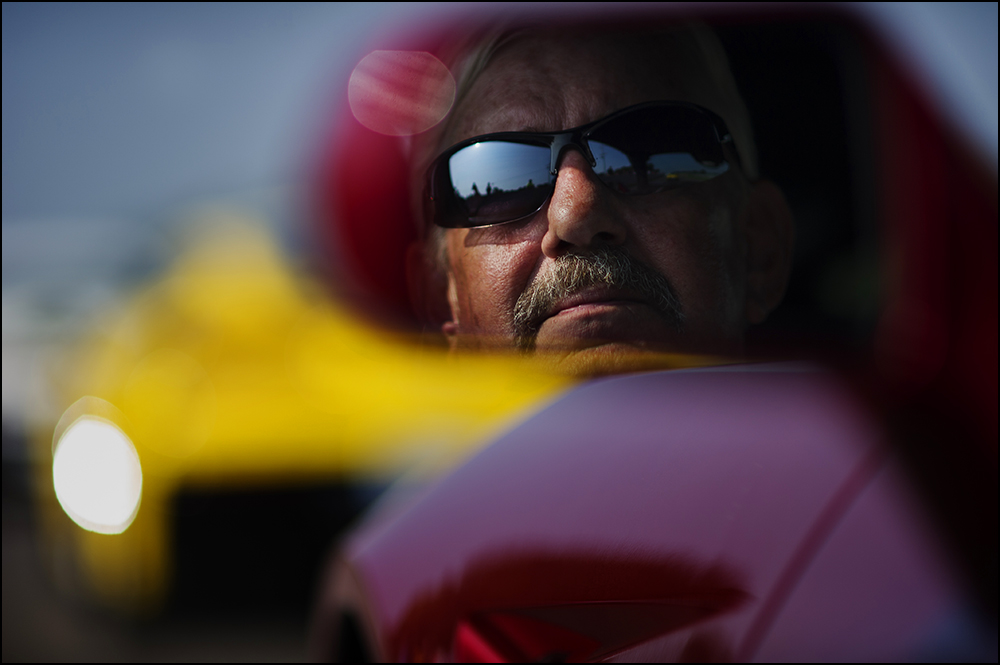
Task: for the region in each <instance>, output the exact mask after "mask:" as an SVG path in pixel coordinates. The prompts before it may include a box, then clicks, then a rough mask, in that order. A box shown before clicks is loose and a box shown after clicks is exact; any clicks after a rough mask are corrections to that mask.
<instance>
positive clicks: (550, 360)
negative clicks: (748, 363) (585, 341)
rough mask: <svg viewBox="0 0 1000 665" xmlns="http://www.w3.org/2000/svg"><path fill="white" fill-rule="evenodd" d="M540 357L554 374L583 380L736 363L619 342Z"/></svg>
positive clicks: (541, 352) (556, 350)
mask: <svg viewBox="0 0 1000 665" xmlns="http://www.w3.org/2000/svg"><path fill="white" fill-rule="evenodd" d="M536 357H537V359H538V360H539V362H541V363H543V364H544V365H545V366H546V367H547V368H548V369H550V370H551V371H553V372H556V373H559V374H565V375H568V376H576V377H581V378H589V377H598V376H607V375H610V374H624V373H629V372H645V371H653V370H661V369H680V368H684V367H703V366H706V365H721V364H726V363H728V362H735V360H730V359H727V358H725V357H723V356H717V355H706V354H700V353H686V352H679V351H670V350H664V349H652V348H650V347H649V346H648V345H645V344H635V343H629V342H618V341H614V342H596V343H594V344H593V345H591V346H586V347H583V348H579V347H577V348H572V349H566V348H562V349H560V348H540V349H538V350H537V352H536Z"/></svg>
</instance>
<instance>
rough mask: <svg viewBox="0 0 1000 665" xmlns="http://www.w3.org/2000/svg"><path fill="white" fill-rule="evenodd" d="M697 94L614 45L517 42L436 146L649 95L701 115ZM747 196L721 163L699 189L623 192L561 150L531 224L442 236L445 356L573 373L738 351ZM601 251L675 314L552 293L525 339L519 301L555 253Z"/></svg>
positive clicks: (608, 291)
mask: <svg viewBox="0 0 1000 665" xmlns="http://www.w3.org/2000/svg"><path fill="white" fill-rule="evenodd" d="M672 78H673V79H674V80H671V79H672ZM697 90H698V86H696V85H690V82H689V81H684V80H683V78H678V77H677V76H673V77H671V76H669V75H665V73H664V68H663V67H662V65H661V64H658V63H656V62H651V61H650V59H648V58H646V59H643V58H642V57H641V56H640V55H639V54H638V53H637V52H636V51H635V50H634V49H631V48H630V47H629V45H628V44H627V43H626V42H624V41H623V40H622V39H621V38H605V39H603V40H600V39H593V38H592V39H587V40H584V39H578V38H569V37H560V38H555V37H553V38H546V39H541V38H539V37H525V38H521V39H519V40H517V41H515V42H514V43H512V44H509V45H507V46H506V47H505V48H503V49H501V50H500V52H498V53H497V54H496V55H495V56H494V58H493V60H492V61H491V62H490V64H489V65H488V67H487V68H486V69H485V70H484V71H483V73H482V74H481V75H480V76H479V78H478V79H477V80H476V82H475V83H474V84H473V86H472V88H471V89H470V91H469V94H468V95H467V96H466V97H465V99H464V100H463V102H462V103H461V105H460V106H459V107H458V108H457V109H456V111H455V114H456V115H455V118H454V119H453V121H452V123H451V125H450V130H449V131H448V133H447V135H446V136H445V137H444V140H443V145H444V146H448V145H452V144H454V143H456V142H458V141H461V140H464V139H466V138H470V137H473V136H478V135H481V134H487V133H491V132H503V131H558V130H562V129H566V128H570V127H576V126H579V125H582V124H584V123H587V122H591V121H593V120H597V119H599V118H602V117H604V116H606V115H608V114H610V113H612V112H614V111H617V110H619V109H622V108H624V107H627V106H630V105H633V104H638V103H640V102H646V101H653V100H680V101H688V102H693V103H696V104H700V105H702V106H706V107H708V108H712V103H711V102H712V100H711V98H710V97H711V95H708V98H706V95H705V94H699V93H698V92H697ZM713 110H716V109H713ZM730 157H732V155H730ZM731 161H734V160H732V159H731ZM748 191H749V185H748V183H747V182H746V180H745V178H744V176H743V175H742V173H740V171H739V169H737V168H731V169H730V171H729V172H727V173H726V174H724V175H722V176H719V177H717V178H715V179H713V180H710V181H707V182H704V183H698V184H690V185H683V186H681V187H678V188H676V189H669V190H666V191H662V192H658V193H654V194H648V195H642V196H624V195H620V194H617V193H616V192H614V191H612V190H611V189H610V188H609V187H608V186H606V185H604V184H603V183H602V182H600V181H599V180H598V179H597V177H596V176H595V174H594V172H593V170H592V169H591V166H590V164H589V162H588V161H587V159H586V158H585V157H584V156H583V155H582V154H581V153H580V152H578V151H577V150H569V151H567V152H566V153H565V154H564V156H563V158H562V160H561V162H560V164H559V174H558V177H557V179H556V182H555V185H554V189H553V192H552V196H551V197H550V199H549V201H548V203H547V204H546V205H545V206H544V207H543V208H542V209H541V210H540V211H539V212H538V213H536V214H535V215H533V216H532V217H530V218H528V219H526V220H522V221H517V222H512V223H508V224H500V225H496V226H492V227H482V228H473V229H450V230H448V231H446V232H445V245H446V251H447V260H448V266H447V267H448V299H449V305H450V307H451V314H452V321H451V322H449V323H446V324H445V326H444V331H445V333H446V335H448V337H449V339H450V340H451V342H452V344H453V346H455V347H458V348H475V347H479V348H482V347H487V346H494V347H495V346H500V347H505V346H518V345H519V346H521V347H522V348H535V349H537V350H539V351H548V352H554V353H556V354H558V357H560V358H563V359H565V360H566V361H568V362H570V363H571V364H572V366H573V367H576V368H582V371H586V368H587V367H588V366H593V367H601V366H607V365H609V363H610V364H612V365H613V361H614V358H616V357H620V356H622V355H623V354H627V353H628V352H629V351H645V350H659V351H678V352H703V353H738V352H739V351H740V350H741V348H742V336H743V329H744V327H745V324H746V320H747V316H746V297H745V277H746V267H745V259H746V257H745V242H744V234H743V232H742V225H743V221H742V211H743V207H744V203H745V200H746V198H747V192H748ZM609 251H610V252H611V253H612V254H613V255H615V256H618V257H621V256H624V257H626V258H625V260H626V261H631V262H632V263H634V264H635V265H636V266H637V270H638V271H639V272H641V273H644V274H647V275H652V276H653V277H655V278H656V280H659V283H660V284H661V285H662V286H663V287H665V288H666V289H668V290H669V292H670V293H669V294H668V296H669V297H670V298H673V300H674V302H675V303H676V307H675V310H674V311H673V312H670V311H665V310H666V309H668V308H666V307H665V306H664V305H663V304H662V302H657V301H656V300H655V299H654V298H652V297H651V295H650V294H649V292H648V291H647V292H643V291H642V290H641V289H633V288H629V287H626V288H622V287H618V286H614V285H607V284H601V283H593V281H592V280H591V281H589V282H586V285H585V286H583V287H582V288H569V289H563V290H562V291H558V289H557V291H558V292H557V295H556V297H555V298H550V299H549V300H548V301H546V302H547V304H546V305H544V306H543V307H542V309H541V310H539V311H535V312H534V315H535V317H534V321H533V325H531V326H530V327H529V329H528V332H527V333H526V332H525V329H524V326H523V325H521V326H519V325H518V324H517V323H516V322H515V319H516V318H517V316H516V314H517V312H518V310H519V309H520V310H522V314H523V310H524V309H525V303H526V301H527V300H528V296H530V295H531V294H532V292H533V291H537V290H538V289H539V288H540V286H541V285H544V284H545V283H546V282H547V281H550V282H551V281H553V278H555V277H558V273H560V272H565V271H566V270H567V269H568V268H567V267H566V266H567V265H568V264H569V263H571V261H568V260H567V258H566V257H572V256H573V255H579V256H584V257H587V256H593V255H595V254H598V255H601V254H602V253H605V254H606V253H607V252H609ZM656 280H653V281H654V282H655V281H656ZM554 281H555V283H557V284H559V283H562V282H560V280H554ZM526 294H527V296H526ZM668 299H669V298H668ZM519 301H520V302H519ZM522 318H523V317H522ZM524 337H528V338H529V339H527V340H525V339H524Z"/></svg>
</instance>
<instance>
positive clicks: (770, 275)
mask: <svg viewBox="0 0 1000 665" xmlns="http://www.w3.org/2000/svg"><path fill="white" fill-rule="evenodd" d="M745 215H746V218H745V226H744V228H745V229H746V248H747V254H746V256H747V263H746V268H747V281H746V286H747V288H746V319H747V323H761V322H762V321H763V320H764V319H766V318H767V315H768V314H770V313H771V312H772V311H773V310H774V308H775V307H777V306H778V303H780V302H781V299H782V298H783V297H784V295H785V289H786V288H787V286H788V278H789V276H790V274H791V270H792V251H793V248H794V245H795V223H794V221H793V220H792V211H791V210H790V209H789V207H788V203H787V202H786V201H785V195H784V194H782V192H781V190H780V189H778V186H777V185H775V184H774V183H773V182H771V181H769V180H758V181H757V182H755V183H754V184H753V186H752V189H751V191H750V199H749V201H748V203H747V206H746V208H745Z"/></svg>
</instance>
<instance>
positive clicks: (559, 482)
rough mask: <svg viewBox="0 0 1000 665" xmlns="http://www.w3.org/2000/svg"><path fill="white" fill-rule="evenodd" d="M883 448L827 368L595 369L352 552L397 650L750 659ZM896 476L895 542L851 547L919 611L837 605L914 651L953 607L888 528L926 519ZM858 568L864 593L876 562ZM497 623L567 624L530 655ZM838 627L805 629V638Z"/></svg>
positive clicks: (902, 537)
mask: <svg viewBox="0 0 1000 665" xmlns="http://www.w3.org/2000/svg"><path fill="white" fill-rule="evenodd" d="M883 443H884V442H883V440H882V438H881V432H880V429H879V427H878V426H877V425H876V424H875V423H874V422H873V421H872V420H871V419H869V418H868V417H867V416H866V414H865V412H864V410H863V409H862V408H860V407H859V406H858V405H857V403H855V402H854V401H853V399H852V398H851V397H850V394H849V393H848V392H847V391H846V390H845V388H844V387H843V385H841V384H839V383H838V382H837V381H836V380H834V379H833V378H832V377H830V376H829V375H827V374H824V373H821V372H815V371H808V370H803V369H802V368H797V367H787V366H743V367H733V368H721V369H717V370H707V371H706V370H683V371H675V372H670V373H655V374H648V375H638V376H629V377H620V378H615V379H607V380H602V381H598V382H594V383H591V384H589V385H586V386H583V387H581V388H578V389H577V390H574V391H573V392H571V393H570V394H569V395H567V396H565V397H564V398H563V399H561V400H560V401H558V402H557V403H555V404H553V405H552V406H550V407H549V408H548V409H546V410H545V411H543V412H542V413H541V414H539V415H538V416H536V417H534V418H533V419H531V420H530V421H528V422H527V423H525V424H524V425H522V426H521V427H518V428H517V429H515V430H514V431H512V432H510V433H509V434H508V435H506V436H505V437H503V438H501V439H500V440H499V441H497V442H496V443H494V444H493V445H492V446H490V447H489V448H488V449H486V450H485V451H483V452H482V453H481V454H480V455H478V456H477V457H475V458H474V459H473V460H471V461H470V462H469V463H467V464H466V465H465V466H463V467H462V468H461V469H460V470H459V471H458V472H456V473H454V474H453V475H452V476H450V477H449V478H447V479H445V480H444V481H443V482H441V483H440V484H438V485H437V486H435V487H434V488H433V489H431V490H430V491H429V492H428V493H427V495H426V496H424V497H423V498H422V499H421V500H419V501H418V502H416V503H415V504H414V505H412V506H410V507H409V508H408V509H407V510H406V511H405V512H404V513H403V514H401V515H398V516H396V517H395V518H394V519H389V520H388V521H385V520H383V521H377V523H376V524H375V526H374V528H372V529H370V530H365V529H362V530H361V531H359V532H358V533H357V534H355V537H354V539H353V540H352V541H351V543H350V544H349V545H348V547H347V548H346V551H345V552H346V562H347V563H346V565H347V566H348V567H349V568H350V570H351V571H352V572H353V574H354V575H355V576H356V578H357V580H358V582H359V585H360V587H361V588H362V589H363V596H364V597H365V599H366V600H365V602H366V607H365V609H364V612H366V613H368V616H369V617H370V621H371V623H372V625H373V629H374V631H373V632H374V634H375V635H377V637H375V639H376V640H377V641H378V642H379V644H380V648H381V650H382V655H383V657H385V658H386V659H389V660H425V659H435V658H442V657H443V658H446V659H450V658H455V657H457V656H458V655H459V652H461V654H462V655H466V656H469V657H472V656H474V655H475V654H477V653H479V654H480V656H479V657H484V658H485V657H487V656H485V655H483V654H485V653H486V652H485V651H476V649H477V648H478V647H476V646H475V645H477V644H480V645H481V644H486V645H488V647H489V648H490V649H492V650H493V653H494V654H495V655H497V654H498V655H500V656H501V657H503V659H505V660H530V659H531V658H533V657H536V656H538V654H539V652H540V650H544V648H548V649H549V651H548V652H546V654H545V655H547V656H552V655H553V654H561V655H562V656H563V657H566V656H569V657H572V658H574V659H581V660H591V659H595V658H606V657H611V656H614V655H615V654H620V655H622V656H623V657H628V656H627V654H630V653H631V651H629V650H630V649H635V648H640V649H641V648H647V649H649V648H655V649H656V651H655V655H656V657H657V658H666V659H676V658H680V657H682V656H684V654H685V650H686V649H695V650H697V651H698V653H702V654H706V653H708V654H713V655H714V657H718V658H722V657H727V658H736V659H740V660H745V659H753V657H754V656H755V654H756V653H757V652H758V651H759V650H760V648H761V645H762V644H765V645H772V646H770V647H769V648H772V649H778V650H779V651H780V648H781V647H782V645H783V643H782V644H779V645H778V646H773V644H772V643H773V638H772V639H771V641H769V640H768V635H769V631H770V630H771V628H772V626H773V625H775V622H776V620H777V619H778V618H779V617H783V616H784V615H783V613H782V608H784V607H786V606H787V604H788V602H789V598H792V599H794V598H796V596H795V595H794V592H795V590H796V588H797V585H798V583H799V582H800V580H801V579H802V577H803V575H804V574H805V572H806V571H807V570H809V569H810V565H811V563H812V562H813V561H814V560H815V559H816V557H817V554H818V553H819V552H820V551H825V544H826V543H827V542H828V541H829V540H830V538H831V536H836V537H838V538H843V537H844V536H842V535H839V534H840V531H839V528H840V527H839V526H838V525H840V523H841V522H842V519H843V517H844V516H845V515H846V514H849V513H850V511H851V510H852V507H853V506H854V505H855V504H856V503H857V502H858V498H859V497H861V496H866V492H870V491H871V487H872V486H873V480H872V479H873V478H876V477H878V478H882V474H885V473H886V472H885V469H886V468H891V465H890V466H887V464H886V462H885V449H884V447H883ZM879 482H880V483H889V482H890V481H881V480H880V481H879ZM890 485H891V488H890V489H889V490H881V492H882V493H883V494H884V493H885V492H888V494H887V496H889V497H890V499H891V500H890V501H889V503H890V504H891V505H890V506H889V507H884V506H883V507H881V508H880V510H881V511H882V513H883V516H884V521H883V522H878V523H877V525H876V528H877V529H882V530H884V531H885V532H886V533H889V534H890V536H888V537H885V538H881V539H874V540H867V539H850V542H849V543H847V544H846V545H845V547H846V548H847V549H848V550H851V551H852V552H855V553H856V554H857V556H859V557H860V558H861V559H862V560H863V561H867V560H875V561H876V562H886V561H892V560H900V561H904V562H907V563H906V566H908V567H904V571H905V572H904V575H903V577H904V578H905V581H906V583H907V584H910V585H911V587H912V591H911V593H910V594H909V597H908V601H909V602H907V603H906V604H905V605H903V606H897V604H896V603H895V601H893V600H892V599H889V598H887V597H884V596H878V597H876V598H874V599H872V598H869V599H867V601H866V602H859V603H857V604H856V605H855V606H853V607H850V608H845V607H843V606H842V605H838V606H836V608H835V610H831V612H843V611H844V610H845V609H848V610H849V611H848V614H849V615H850V616H851V617H854V618H855V619H857V620H862V621H863V620H869V621H876V620H878V619H877V618H878V616H880V613H882V612H884V611H887V610H891V611H892V612H893V614H894V616H895V618H896V620H897V622H898V623H899V624H900V625H901V626H902V628H901V629H900V631H897V633H893V634H892V635H887V636H885V642H886V644H887V646H886V650H887V652H890V653H895V654H897V655H899V656H901V657H906V656H907V655H913V654H917V655H919V653H920V649H921V648H922V647H923V645H922V644H921V643H920V639H921V638H922V637H923V636H924V633H925V631H927V630H929V629H931V628H933V627H934V625H935V621H936V620H937V619H939V618H940V616H941V615H942V614H944V613H947V612H948V611H950V610H951V608H954V607H958V606H960V605H961V602H962V598H961V594H960V593H959V591H958V588H957V587H956V586H955V585H954V582H953V581H952V579H951V578H950V577H949V572H948V567H947V564H946V562H945V561H944V560H943V559H939V558H936V555H934V554H928V552H932V553H933V552H934V548H933V547H932V546H931V547H928V546H926V545H927V544H926V543H925V542H924V541H923V540H921V538H922V537H923V536H922V535H921V533H922V532H921V531H920V528H922V527H920V528H916V529H915V530H914V529H911V530H909V531H906V530H905V529H904V530H903V532H902V533H897V532H899V531H900V529H898V528H894V527H892V525H893V524H895V523H896V522H897V521H898V522H899V523H902V524H908V523H911V522H913V521H914V520H915V521H916V522H917V523H918V525H919V523H920V521H921V518H920V517H919V514H920V513H919V510H917V508H916V507H915V505H914V504H912V502H911V501H912V500H911V499H910V498H907V497H908V494H907V492H908V490H907V488H906V486H905V483H904V484H900V483H899V482H898V479H893V480H892V481H891V483H890ZM880 496H881V495H880ZM893 502H895V503H893ZM879 505H880V506H882V504H879ZM914 515H916V516H917V517H914ZM894 529H895V530H894ZM848 537H849V536H848ZM913 553H916V554H913ZM873 558H874V559H873ZM873 565H874V567H875V568H878V564H873ZM853 573H854V575H855V577H856V578H857V579H856V581H855V584H860V585H862V586H865V585H869V584H870V582H871V581H870V580H869V579H868V577H869V576H868V573H869V571H868V570H866V569H865V567H864V566H861V567H860V568H858V569H856V570H854V571H853ZM825 602H826V601H825V599H822V598H810V599H809V601H808V602H807V604H810V603H812V604H815V603H819V604H821V605H822V604H825ZM810 607H812V605H810ZM498 617H516V618H517V619H521V618H527V619H531V620H533V621H534V622H536V623H535V624H534V625H535V627H536V628H537V625H538V622H544V624H548V625H550V626H552V627H554V628H555V629H561V630H563V631H570V632H569V633H559V632H558V630H550V631H549V633H545V631H538V630H536V631H535V637H536V638H537V639H536V642H535V643H534V644H535V646H533V647H528V646H524V644H525V641H524V639H522V638H519V637H517V636H516V631H515V630H513V629H512V628H511V624H510V621H508V622H507V623H506V624H505V623H504V622H503V620H498ZM864 617H867V619H865V618H864ZM544 624H543V625H544ZM778 625H781V623H780V621H778ZM828 625H835V622H834V623H829V622H828V623H820V624H817V625H814V626H812V627H811V628H810V630H811V631H812V633H814V635H813V637H814V638H816V639H819V638H822V637H823V636H824V634H825V633H824V631H825V630H826V626H828ZM807 632H808V631H807ZM538 633H542V634H543V636H542V637H538ZM557 633H558V634H557ZM569 635H574V636H579V637H577V638H576V640H575V641H573V640H572V639H570V637H569ZM796 635H798V636H799V638H801V640H803V641H804V643H805V645H806V646H807V647H808V645H810V644H814V643H816V641H815V640H813V639H812V638H808V637H805V636H804V635H803V633H802V631H801V630H799V631H796ZM546 640H547V641H546ZM588 640H589V641H588ZM529 641H530V640H529ZM820 641H821V640H820ZM538 644H541V645H542V647H539V646H538ZM583 645H588V646H583ZM594 645H596V646H594ZM640 645H646V646H645V647H641V646H640ZM649 645H654V646H653V647H650V646H649ZM484 648H485V647H484ZM588 648H589V649H591V650H590V651H589V652H587V649H588ZM692 653H693V652H692ZM792 653H794V654H796V655H797V656H801V657H807V658H808V657H810V656H811V657H813V658H815V657H818V656H819V655H821V654H822V652H817V651H810V650H809V649H808V648H805V649H802V650H795V649H792ZM688 655H689V656H690V655H691V654H688ZM489 657H490V658H492V656H489ZM684 657H685V658H686V657H687V656H684Z"/></svg>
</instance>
